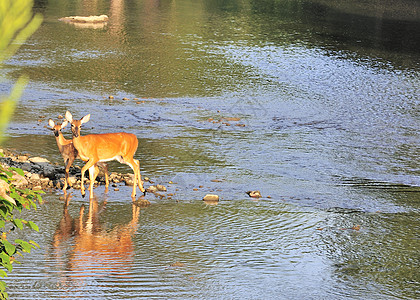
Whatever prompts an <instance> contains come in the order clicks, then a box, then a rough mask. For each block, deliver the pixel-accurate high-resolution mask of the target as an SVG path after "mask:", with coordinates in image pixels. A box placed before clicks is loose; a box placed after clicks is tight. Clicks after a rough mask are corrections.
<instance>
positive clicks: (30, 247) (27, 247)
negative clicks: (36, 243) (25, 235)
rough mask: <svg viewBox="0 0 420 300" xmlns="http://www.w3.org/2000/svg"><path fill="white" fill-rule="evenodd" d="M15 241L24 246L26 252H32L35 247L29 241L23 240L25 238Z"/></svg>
mask: <svg viewBox="0 0 420 300" xmlns="http://www.w3.org/2000/svg"><path fill="white" fill-rule="evenodd" d="M15 243H16V244H19V245H21V246H22V249H23V251H24V252H28V253H30V252H31V250H32V247H33V246H32V245H31V244H29V243H28V242H25V241H23V240H21V239H16V240H15Z"/></svg>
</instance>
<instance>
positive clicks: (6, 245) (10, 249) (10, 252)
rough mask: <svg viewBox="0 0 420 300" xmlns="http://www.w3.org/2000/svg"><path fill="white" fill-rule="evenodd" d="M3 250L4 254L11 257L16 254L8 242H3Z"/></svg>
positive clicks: (13, 247)
mask: <svg viewBox="0 0 420 300" xmlns="http://www.w3.org/2000/svg"><path fill="white" fill-rule="evenodd" d="M3 245H4V248H5V249H6V253H7V254H9V255H10V256H12V255H13V254H15V252H16V247H15V246H14V245H12V244H11V243H10V242H9V241H8V240H3Z"/></svg>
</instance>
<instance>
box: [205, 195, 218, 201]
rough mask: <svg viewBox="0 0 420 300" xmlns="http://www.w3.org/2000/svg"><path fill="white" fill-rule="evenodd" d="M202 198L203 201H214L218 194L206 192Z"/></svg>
mask: <svg viewBox="0 0 420 300" xmlns="http://www.w3.org/2000/svg"><path fill="white" fill-rule="evenodd" d="M203 200H204V201H210V202H215V201H219V196H218V195H213V194H207V195H205V196H204V198H203Z"/></svg>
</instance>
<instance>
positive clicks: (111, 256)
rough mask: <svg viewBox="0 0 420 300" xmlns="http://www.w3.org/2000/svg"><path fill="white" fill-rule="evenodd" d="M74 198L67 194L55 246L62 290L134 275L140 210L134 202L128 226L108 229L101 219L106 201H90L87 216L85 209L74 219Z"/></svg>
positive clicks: (55, 237) (54, 250) (94, 199)
mask: <svg viewBox="0 0 420 300" xmlns="http://www.w3.org/2000/svg"><path fill="white" fill-rule="evenodd" d="M71 197H72V195H71V194H70V193H68V194H66V198H65V203H64V210H63V217H62V218H61V220H60V223H59V225H58V227H57V230H56V231H55V233H54V237H53V243H52V244H53V253H54V254H53V256H54V257H55V258H56V260H57V268H58V269H59V271H60V275H61V278H60V285H61V287H62V288H65V287H69V288H70V287H71V288H74V287H75V286H84V285H86V284H87V282H85V280H92V279H93V280H94V279H97V278H98V277H101V278H104V277H107V276H112V275H118V276H121V275H124V274H128V273H130V270H131V267H132V265H133V259H134V254H135V251H134V250H135V246H134V242H133V237H134V234H135V233H136V231H137V228H138V226H139V214H140V207H139V206H138V205H136V204H135V203H134V202H133V203H132V204H131V205H132V216H131V219H130V220H129V221H128V223H125V224H123V225H117V226H115V227H114V228H112V229H105V228H104V224H101V222H100V215H101V213H102V212H103V211H104V209H105V207H106V204H107V201H106V200H104V201H103V202H102V203H101V204H100V203H99V202H98V199H97V197H96V196H95V197H94V198H92V199H90V201H89V209H88V211H87V213H86V212H85V210H86V209H85V205H82V206H81V207H80V211H79V215H78V217H76V218H73V217H72V216H71V215H70V213H69V211H68V205H69V202H70V199H71ZM140 198H142V197H140ZM87 278H89V279H87ZM69 292H71V291H70V289H69Z"/></svg>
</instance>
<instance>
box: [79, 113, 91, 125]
mask: <svg viewBox="0 0 420 300" xmlns="http://www.w3.org/2000/svg"><path fill="white" fill-rule="evenodd" d="M89 120H90V114H88V115H86V116H84V117H83V118H81V119H80V122H81V123H82V124H84V123H86V122H88V121H89Z"/></svg>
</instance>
